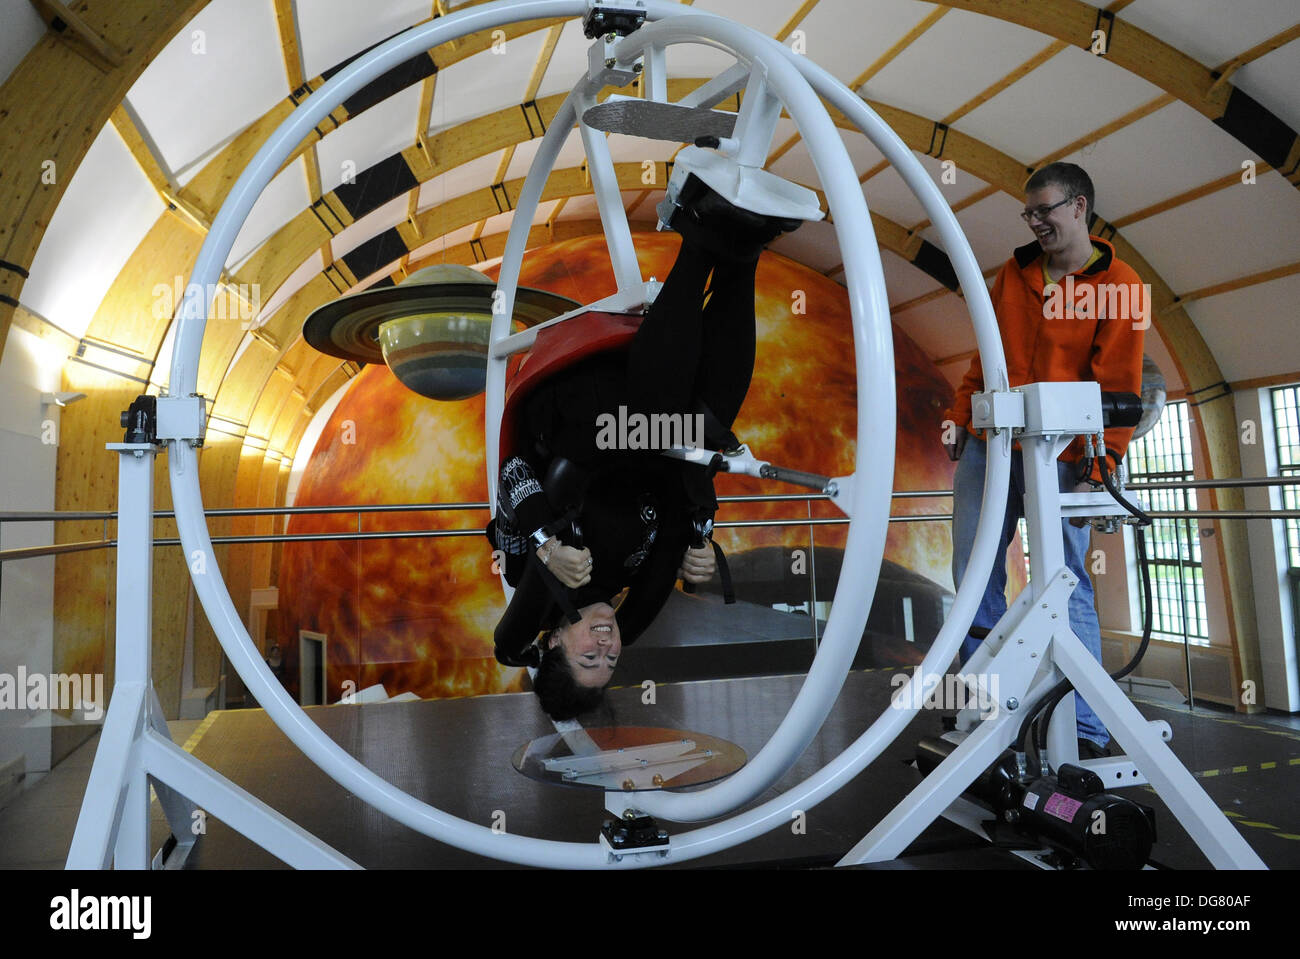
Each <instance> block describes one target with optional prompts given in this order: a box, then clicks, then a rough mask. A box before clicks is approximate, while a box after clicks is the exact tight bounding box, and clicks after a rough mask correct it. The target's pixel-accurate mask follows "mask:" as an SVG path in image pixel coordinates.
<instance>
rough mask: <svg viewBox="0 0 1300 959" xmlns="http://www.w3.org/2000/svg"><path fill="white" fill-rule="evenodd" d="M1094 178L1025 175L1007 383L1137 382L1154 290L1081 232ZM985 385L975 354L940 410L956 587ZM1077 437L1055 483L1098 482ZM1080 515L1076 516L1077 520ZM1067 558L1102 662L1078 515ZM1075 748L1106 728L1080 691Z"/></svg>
mask: <svg viewBox="0 0 1300 959" xmlns="http://www.w3.org/2000/svg"><path fill="white" fill-rule="evenodd" d="M1093 202H1094V192H1093V186H1092V181H1091V180H1090V179H1089V178H1088V174H1087V173H1085V172H1084V171H1083V170H1082V169H1081V168H1080V167H1078V166H1076V165H1075V164H1073V163H1052V164H1050V165H1048V166H1045V167H1043V169H1041V170H1039V171H1038V172H1036V173H1035V174H1034V175H1033V177H1031V178H1030V180H1029V182H1028V183H1027V184H1026V185H1025V210H1024V212H1023V213H1022V214H1021V217H1022V219H1024V220H1025V222H1026V223H1027V224H1028V225H1029V228H1030V229H1031V230H1032V231H1033V233H1034V237H1035V241H1034V242H1033V243H1030V244H1028V245H1027V246H1023V247H1020V248H1019V249H1017V250H1016V251H1015V253H1014V255H1013V257H1012V258H1011V259H1010V260H1008V261H1007V262H1006V263H1005V264H1004V265H1003V267H1002V269H1001V271H1000V272H999V273H998V276H997V279H996V280H995V281H994V284H993V294H992V298H993V309H994V311H995V312H996V314H997V318H998V327H999V330H1000V332H1001V334H1002V347H1003V349H1004V350H1005V351H1006V359H1007V372H1008V375H1009V377H1010V383H1011V386H1012V387H1017V386H1023V385H1025V384H1026V383H1041V382H1062V381H1064V382H1069V381H1087V380H1096V381H1097V382H1099V383H1100V384H1101V388H1102V390H1103V391H1106V392H1125V393H1140V392H1141V381H1142V345H1143V338H1144V334H1145V331H1146V328H1147V326H1149V325H1150V298H1149V293H1148V291H1147V289H1146V287H1144V286H1143V284H1142V282H1141V280H1140V279H1139V278H1138V275H1137V273H1135V272H1134V271H1133V268H1132V267H1130V266H1129V265H1128V264H1126V263H1123V262H1121V261H1120V260H1119V259H1117V258H1116V256H1115V250H1114V248H1113V247H1112V246H1111V245H1110V244H1109V243H1107V242H1106V241H1105V240H1102V239H1100V238H1098V237H1095V236H1089V234H1088V221H1089V219H1090V217H1091V215H1092V213H1093ZM983 389H984V371H983V369H982V368H981V366H980V361H979V358H978V357H976V358H975V359H974V360H973V361H972V362H971V366H970V370H969V371H967V373H966V376H965V378H964V379H963V380H962V383H961V386H960V387H958V389H957V395H956V398H955V399H954V401H953V405H952V407H951V408H950V409H948V410H947V411H946V412H945V413H944V417H945V422H944V436H943V442H944V445H945V446H946V447H947V449H948V455H949V457H950V458H952V459H953V460H956V461H957V469H956V473H955V476H954V478H953V533H952V538H953V557H952V569H953V579H954V580H955V581H956V583H957V584H958V585H959V586H960V585H961V581H962V579H963V577H964V576H965V573H966V564H967V562H968V560H969V559H970V553H971V548H972V546H973V544H974V542H975V530H976V527H977V525H978V521H979V510H980V500H981V498H982V497H983V494H984V466H985V461H986V450H985V444H984V441H983V439H981V438H980V437H979V436H978V435H977V434H976V433H975V431H974V430H973V429H971V426H970V421H971V406H970V400H971V394H972V393H977V392H980V391H981V390H983ZM1132 435H1133V431H1132V430H1131V429H1125V430H1120V429H1114V430H1110V431H1107V433H1106V452H1107V469H1109V470H1112V471H1113V470H1114V468H1115V466H1116V464H1117V463H1118V462H1119V460H1120V459H1121V458H1122V457H1123V455H1124V450H1125V449H1126V447H1127V446H1128V443H1129V440H1130V439H1131V438H1132ZM1083 449H1084V448H1083V441H1082V440H1081V439H1077V438H1076V439H1075V441H1074V443H1072V444H1071V445H1070V446H1069V447H1068V448H1067V449H1066V450H1065V452H1063V453H1062V454H1061V457H1060V459H1059V460H1058V462H1057V472H1058V478H1059V480H1060V484H1061V489H1062V490H1063V491H1074V490H1086V489H1090V488H1092V487H1094V486H1097V485H1100V479H1101V474H1100V468H1099V465H1098V464H1096V463H1084V462H1082V460H1083ZM1024 493H1025V474H1024V465H1023V462H1022V460H1021V454H1020V451H1019V450H1018V449H1017V450H1016V452H1015V453H1014V454H1013V456H1012V462H1011V490H1010V495H1009V502H1008V504H1007V512H1006V515H1005V517H1004V519H1003V526H1002V540H1001V549H1000V550H999V552H998V555H999V556H1001V557H1005V555H1006V549H1007V547H1008V546H1009V545H1010V543H1011V538H1012V537H1013V536H1014V535H1015V531H1016V522H1017V520H1018V519H1019V518H1020V517H1021V516H1023V515H1024ZM1074 524H1078V525H1074ZM1061 527H1062V531H1063V533H1064V538H1065V557H1066V563H1067V565H1068V566H1069V568H1070V569H1071V570H1072V571H1073V572H1074V574H1075V575H1076V576H1077V577H1078V579H1079V585H1078V586H1077V587H1076V588H1075V590H1074V593H1073V594H1072V595H1071V597H1070V625H1071V627H1072V628H1073V630H1074V632H1075V634H1076V635H1078V637H1079V639H1081V640H1082V641H1083V643H1084V645H1086V646H1087V647H1088V649H1089V650H1090V651H1091V652H1092V654H1093V656H1095V657H1096V658H1097V660H1098V661H1099V662H1100V661H1101V628H1100V624H1099V623H1098V620H1097V610H1096V607H1095V605H1094V601H1093V588H1092V581H1091V580H1090V579H1089V578H1088V569H1087V553H1088V546H1089V540H1090V528H1089V527H1088V526H1087V525H1086V524H1085V523H1084V522H1083V521H1082V520H1075V521H1073V523H1071V522H1064V521H1063V522H1062V524H1061ZM1006 582H1007V571H1006V563H1005V561H1003V562H1001V563H999V562H994V564H993V572H992V575H991V576H990V577H989V582H988V586H987V588H986V590H985V593H984V598H983V600H982V601H981V603H980V607H979V610H978V611H977V612H976V614H975V619H974V621H973V622H972V623H971V631H972V633H975V634H977V635H967V637H966V639H965V641H964V642H963V643H962V650H961V660H962V662H965V661H966V660H967V659H968V658H970V656H971V655H972V654H973V653H974V652H975V650H976V649H977V648H978V646H979V643H980V641H981V638H982V637H983V636H984V635H986V634H987V631H988V629H990V628H991V627H993V626H994V625H995V624H996V623H997V622H998V620H999V619H1001V618H1002V615H1003V614H1004V613H1005V612H1006V608H1007V604H1006V598H1005V589H1006ZM1076 710H1077V720H1078V734H1079V750H1080V756H1081V757H1082V758H1085V759H1087V758H1091V757H1096V756H1099V755H1105V752H1106V745H1107V743H1108V741H1109V739H1110V735H1109V733H1107V732H1106V728H1105V726H1104V725H1103V724H1102V722H1101V720H1100V719H1098V718H1097V715H1096V714H1095V713H1094V712H1093V711H1092V709H1091V708H1089V706H1088V705H1087V703H1085V702H1084V701H1083V700H1082V698H1081V697H1076Z"/></svg>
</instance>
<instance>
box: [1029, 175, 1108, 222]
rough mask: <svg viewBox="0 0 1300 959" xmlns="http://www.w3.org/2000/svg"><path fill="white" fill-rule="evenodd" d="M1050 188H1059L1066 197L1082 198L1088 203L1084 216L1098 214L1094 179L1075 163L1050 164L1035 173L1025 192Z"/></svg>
mask: <svg viewBox="0 0 1300 959" xmlns="http://www.w3.org/2000/svg"><path fill="white" fill-rule="evenodd" d="M1048 186H1059V187H1060V188H1061V190H1062V192H1064V193H1065V195H1066V197H1067V198H1069V197H1075V196H1081V197H1083V198H1084V199H1085V200H1087V201H1088V209H1087V210H1085V211H1084V215H1085V216H1087V217H1089V218H1091V217H1092V216H1093V215H1094V214H1095V213H1096V212H1097V210H1096V199H1095V197H1096V194H1095V192H1094V191H1093V188H1092V179H1091V178H1090V177H1089V176H1088V174H1087V173H1085V172H1084V171H1083V167H1081V166H1079V165H1078V164H1075V163H1049V164H1047V166H1045V167H1043V168H1042V169H1041V170H1037V171H1035V172H1034V175H1033V176H1031V177H1030V178H1029V182H1028V183H1026V184H1025V192H1026V193H1028V192H1029V191H1030V190H1041V189H1043V188H1044V187H1048Z"/></svg>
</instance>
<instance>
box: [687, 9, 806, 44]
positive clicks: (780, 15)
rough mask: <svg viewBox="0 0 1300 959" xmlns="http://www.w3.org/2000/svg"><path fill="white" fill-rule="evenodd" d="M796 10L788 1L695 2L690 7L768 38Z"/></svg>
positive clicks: (783, 24) (774, 33)
mask: <svg viewBox="0 0 1300 959" xmlns="http://www.w3.org/2000/svg"><path fill="white" fill-rule="evenodd" d="M798 8H799V5H798V4H797V3H791V2H790V0H695V3H693V4H692V5H691V9H692V10H700V11H702V12H704V13H712V14H716V15H717V16H720V17H726V18H727V19H728V20H735V21H736V22H737V23H743V24H744V25H745V26H747V27H752V28H753V29H755V30H758V31H759V32H760V33H765V34H767V35H768V36H769V37H774V36H776V32H777V31H778V30H780V29H781V28H782V27H783V26H785V23H786V21H787V20H789V19H790V17H792V16H793V15H794V12H795V10H797V9H798Z"/></svg>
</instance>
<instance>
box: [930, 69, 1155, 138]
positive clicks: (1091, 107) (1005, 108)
mask: <svg viewBox="0 0 1300 959" xmlns="http://www.w3.org/2000/svg"><path fill="white" fill-rule="evenodd" d="M1009 67H1010V65H1009ZM1084 91H1086V96H1085V95H1082V93H1083V92H1084ZM1162 92H1163V91H1162V90H1161V89H1160V88H1159V87H1157V86H1155V85H1154V84H1151V83H1148V82H1147V81H1146V80H1143V79H1141V78H1140V77H1138V76H1135V75H1134V74H1132V73H1129V72H1128V71H1127V70H1123V69H1121V68H1119V67H1117V66H1115V65H1114V64H1112V63H1110V62H1108V61H1106V60H1104V59H1102V58H1101V57H1096V56H1093V55H1092V54H1091V53H1087V52H1085V51H1083V50H1076V49H1074V48H1073V47H1067V48H1066V49H1065V50H1062V51H1061V52H1060V53H1058V54H1057V55H1056V56H1054V57H1053V58H1052V59H1051V60H1049V61H1047V63H1045V64H1043V65H1042V66H1040V67H1039V68H1038V69H1037V70H1034V71H1033V72H1031V73H1030V74H1028V75H1027V76H1025V77H1023V78H1021V79H1020V80H1018V81H1017V82H1016V83H1014V84H1012V85H1011V86H1010V87H1008V88H1007V89H1006V90H1003V91H1002V92H1001V93H999V94H998V95H997V96H995V97H994V98H993V99H992V100H989V101H988V102H987V103H983V104H981V105H980V106H978V107H976V108H975V109H974V110H972V111H971V112H970V113H968V114H966V115H965V116H964V117H962V118H961V119H960V120H958V121H957V122H956V123H954V124H953V129H955V130H961V131H962V132H963V133H967V134H969V135H970V136H973V137H975V138H976V139H979V140H983V141H984V142H985V143H987V144H989V145H990V146H993V147H996V148H997V149H999V150H1001V151H1003V152H1004V153H1007V154H1010V155H1011V156H1013V157H1015V158H1016V159H1017V160H1022V161H1024V162H1025V163H1032V162H1034V161H1035V160H1037V159H1039V158H1040V157H1043V156H1046V155H1048V154H1050V153H1051V152H1052V151H1053V150H1059V149H1060V148H1061V147H1062V146H1064V145H1065V144H1067V143H1069V142H1070V141H1072V140H1074V139H1075V138H1077V137H1078V136H1079V135H1080V134H1082V133H1085V132H1087V131H1089V130H1096V129H1098V128H1100V127H1103V126H1105V125H1106V124H1107V123H1110V122H1111V121H1112V120H1115V119H1117V118H1118V117H1121V116H1123V115H1124V114H1126V113H1128V112H1130V111H1132V110H1134V109H1136V108H1137V107H1139V106H1141V105H1142V104H1144V103H1149V102H1150V101H1152V100H1154V99H1155V98H1156V97H1158V96H1160V95H1161V93H1162ZM1066 104H1068V107H1067V106H1065V105H1066Z"/></svg>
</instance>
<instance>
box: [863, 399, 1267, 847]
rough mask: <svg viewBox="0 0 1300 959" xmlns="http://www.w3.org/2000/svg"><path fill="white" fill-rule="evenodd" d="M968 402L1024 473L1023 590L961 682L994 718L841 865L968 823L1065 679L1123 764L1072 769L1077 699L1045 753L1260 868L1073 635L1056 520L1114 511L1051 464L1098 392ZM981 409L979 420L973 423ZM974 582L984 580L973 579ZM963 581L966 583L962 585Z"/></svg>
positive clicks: (1087, 423)
mask: <svg viewBox="0 0 1300 959" xmlns="http://www.w3.org/2000/svg"><path fill="white" fill-rule="evenodd" d="M984 399H987V398H986V397H984V396H982V395H981V394H976V396H975V397H974V403H973V407H974V410H975V419H974V425H975V426H977V427H987V428H989V429H992V430H994V431H1000V432H1003V433H1012V432H1014V434H1015V436H1016V439H1017V440H1018V441H1019V442H1020V446H1021V449H1022V451H1023V456H1024V464H1025V523H1026V526H1027V528H1028V532H1029V563H1030V577H1029V584H1028V586H1026V588H1025V589H1024V590H1023V591H1022V592H1021V594H1020V596H1018V597H1017V599H1016V602H1015V603H1014V604H1012V606H1011V608H1010V609H1008V610H1007V612H1006V614H1005V615H1004V616H1003V617H1002V619H1000V620H999V621H998V623H997V625H996V626H994V627H993V629H992V630H990V632H989V636H988V638H987V639H985V640H984V642H983V643H982V644H981V645H980V648H979V649H978V650H977V651H976V653H975V654H974V655H973V656H972V657H971V658H970V659H969V660H968V661H967V662H966V664H965V665H964V666H963V667H962V673H963V675H966V676H976V677H978V676H988V677H990V679H989V682H990V684H991V683H992V680H993V678H996V679H997V684H996V685H992V686H991V688H993V689H996V690H997V691H998V699H999V703H998V709H997V710H996V713H995V715H992V716H990V717H988V718H983V719H981V720H979V721H978V722H976V721H975V717H974V713H975V711H976V710H975V709H974V708H971V709H967V710H964V711H963V713H962V714H961V715H959V717H958V720H959V723H958V725H959V728H961V727H962V726H965V727H967V729H969V731H970V732H969V735H968V736H967V737H966V738H965V739H963V740H962V742H961V743H960V744H959V745H958V747H957V748H956V749H955V750H954V751H953V752H952V753H951V754H950V755H949V756H948V757H947V758H946V759H945V760H944V761H943V762H942V763H940V764H939V766H938V767H937V768H936V769H934V770H933V771H932V772H931V773H930V774H929V775H928V776H926V777H925V779H924V780H923V781H922V782H921V784H920V785H919V786H917V787H916V788H915V789H914V790H913V791H912V792H911V793H910V794H909V795H908V796H907V798H906V799H904V800H903V802H901V803H899V804H898V805H897V806H896V807H894V809H893V810H892V811H891V812H890V813H889V815H887V816H886V817H885V818H884V819H882V820H881V821H880V822H879V823H878V824H877V825H876V827H875V828H874V829H872V830H871V832H870V833H868V834H867V836H866V837H864V838H863V839H862V841H861V842H859V843H858V844H857V845H856V846H854V847H853V849H851V850H850V851H849V852H848V853H847V854H846V855H845V856H844V858H843V859H841V860H840V862H839V865H850V864H857V863H864V862H878V861H881V860H886V859H894V858H896V857H897V856H899V855H900V854H901V853H902V852H903V850H904V849H906V848H907V846H908V845H909V844H910V843H911V842H912V841H913V840H915V839H916V838H917V837H918V836H919V835H920V834H921V832H922V830H924V829H925V828H926V826H928V825H929V824H930V823H931V822H933V821H934V820H935V818H936V817H938V816H940V815H943V814H945V811H946V810H949V809H952V811H953V812H952V818H953V819H954V820H955V821H962V820H963V819H966V818H968V809H967V807H968V805H969V804H968V803H966V802H965V801H964V800H962V798H961V794H962V793H963V792H964V791H965V790H966V788H967V787H969V786H970V784H971V783H973V782H974V781H975V780H976V779H977V778H978V777H979V776H980V775H981V774H982V773H983V772H984V770H986V769H987V768H988V767H989V766H991V765H992V764H993V763H994V762H995V761H996V760H997V758H998V756H1000V755H1001V754H1002V752H1003V751H1004V750H1005V749H1006V748H1007V747H1009V746H1010V745H1011V744H1012V742H1013V741H1014V740H1015V738H1016V733H1017V730H1018V729H1019V727H1020V725H1021V722H1022V720H1023V718H1024V715H1025V712H1024V711H1025V710H1026V709H1031V708H1033V706H1034V705H1035V704H1037V703H1038V702H1040V701H1041V699H1042V697H1043V696H1045V695H1047V694H1048V692H1049V691H1050V690H1051V689H1052V688H1053V687H1054V686H1056V685H1057V683H1058V682H1059V681H1060V679H1061V678H1062V677H1063V676H1064V677H1066V678H1068V679H1070V681H1071V682H1072V683H1073V684H1074V688H1075V689H1077V690H1078V691H1079V692H1080V693H1082V694H1083V696H1084V698H1085V699H1086V700H1087V701H1088V704H1089V705H1090V706H1092V708H1093V710H1094V711H1095V712H1096V714H1097V715H1098V717H1100V719H1101V721H1102V722H1103V723H1104V724H1105V725H1106V728H1107V729H1108V730H1109V731H1110V733H1111V736H1112V737H1113V738H1114V740H1115V741H1116V742H1118V743H1119V744H1120V745H1121V746H1122V747H1123V748H1124V752H1125V755H1124V756H1123V757H1117V758H1113V759H1099V760H1090V761H1084V762H1080V761H1079V753H1078V744H1077V739H1076V731H1075V709H1074V694H1069V695H1067V696H1065V697H1064V698H1063V699H1062V700H1061V702H1060V703H1059V704H1058V705H1057V707H1056V710H1055V712H1054V713H1053V714H1052V721H1051V724H1050V726H1049V732H1048V755H1049V756H1051V757H1052V758H1053V760H1054V762H1055V764H1056V765H1058V766H1059V765H1060V764H1061V763H1065V762H1069V763H1075V764H1077V765H1081V766H1084V767H1086V768H1089V769H1091V770H1092V771H1093V772H1096V773H1097V774H1098V775H1099V776H1100V777H1101V778H1102V782H1103V783H1105V784H1106V785H1107V786H1108V787H1112V788H1113V787H1118V786H1137V785H1143V784H1145V783H1148V782H1149V783H1150V784H1151V785H1152V786H1153V787H1154V788H1155V790H1156V793H1157V795H1159V796H1160V798H1161V799H1162V800H1163V801H1164V802H1165V804H1166V805H1168V807H1169V809H1170V810H1171V811H1172V812H1173V813H1174V816H1175V817H1176V818H1177V819H1178V821H1179V822H1180V823H1181V824H1182V825H1183V827H1184V828H1185V829H1186V830H1187V832H1188V834H1189V835H1190V836H1191V837H1192V839H1193V840H1194V841H1195V842H1196V844H1197V845H1198V846H1200V848H1201V850H1202V852H1204V853H1205V854H1206V856H1207V857H1208V858H1209V860H1210V862H1211V864H1212V865H1214V866H1215V867H1217V868H1237V869H1263V868H1264V863H1263V861H1262V860H1261V859H1260V858H1259V856H1258V855H1257V854H1256V853H1255V851H1254V850H1252V849H1251V848H1250V846H1249V845H1248V844H1247V843H1246V840H1245V839H1243V838H1242V836H1241V833H1239V832H1238V831H1237V829H1236V828H1235V827H1234V826H1233V825H1232V824H1231V823H1230V822H1229V821H1228V819H1227V817H1226V816H1224V815H1223V813H1222V812H1221V811H1220V810H1219V807H1218V806H1217V805H1216V804H1215V802H1214V800H1212V799H1211V798H1210V797H1209V795H1208V794H1207V793H1206V792H1205V790H1204V789H1202V788H1201V785H1200V784H1199V783H1198V782H1197V781H1196V779H1195V777H1194V776H1193V775H1192V774H1191V773H1190V772H1188V770H1187V768H1186V767H1185V766H1183V764H1182V763H1181V762H1179V761H1178V759H1177V757H1175V756H1174V754H1173V752H1172V751H1171V750H1170V749H1169V747H1168V746H1167V745H1166V741H1167V740H1168V739H1169V738H1170V734H1169V727H1168V724H1166V723H1161V722H1155V723H1149V722H1147V721H1146V720H1145V719H1144V718H1143V717H1142V714H1141V713H1139V712H1138V710H1137V707H1136V706H1134V705H1133V703H1132V702H1130V701H1129V699H1128V697H1127V696H1125V695H1124V693H1123V691H1122V690H1120V688H1119V687H1118V686H1117V685H1116V684H1115V682H1114V681H1113V680H1112V679H1111V678H1110V676H1109V675H1108V674H1107V673H1106V671H1105V670H1104V669H1103V668H1102V666H1101V664H1100V663H1099V662H1098V661H1097V660H1096V659H1094V658H1093V656H1092V654H1091V653H1090V652H1089V651H1088V649H1087V647H1086V646H1084V645H1083V643H1082V641H1081V640H1080V639H1079V637H1078V636H1077V635H1076V634H1075V632H1074V630H1073V629H1072V628H1071V627H1070V617H1069V600H1070V594H1071V593H1072V592H1073V591H1074V588H1075V586H1076V585H1077V584H1078V580H1077V579H1076V577H1075V576H1074V574H1073V573H1072V572H1070V570H1069V569H1068V568H1067V566H1066V564H1065V549H1064V538H1063V535H1062V530H1061V522H1062V520H1063V519H1068V518H1070V517H1072V516H1088V515H1107V514H1113V513H1114V512H1115V506H1116V504H1114V502H1113V501H1112V500H1111V498H1110V494H1108V493H1107V494H1104V497H1103V498H1101V502H1100V503H1099V502H1098V499H1099V496H1098V494H1091V493H1062V492H1061V491H1060V487H1059V482H1060V480H1059V478H1058V475H1057V468H1056V460H1057V457H1058V456H1059V455H1060V454H1061V452H1062V451H1063V450H1064V449H1065V447H1066V446H1068V445H1069V444H1070V442H1071V441H1072V440H1073V439H1074V437H1075V435H1078V434H1089V433H1096V432H1100V429H1099V425H1098V424H1100V423H1101V421H1102V419H1101V389H1100V387H1099V386H1098V385H1097V384H1096V383H1033V384H1030V385H1028V386H1025V387H1021V388H1019V389H1017V390H1016V391H1014V392H1012V393H1011V394H1008V395H1007V396H1006V397H999V398H998V400H997V402H989V403H987V404H983V403H981V400H984ZM981 407H983V409H984V410H986V411H987V414H986V415H984V416H983V417H981ZM975 578H976V579H978V580H979V581H980V583H981V584H983V583H984V582H986V581H987V574H985V575H983V576H977V577H975ZM967 579H968V580H969V579H970V577H969V576H968V577H967Z"/></svg>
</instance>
